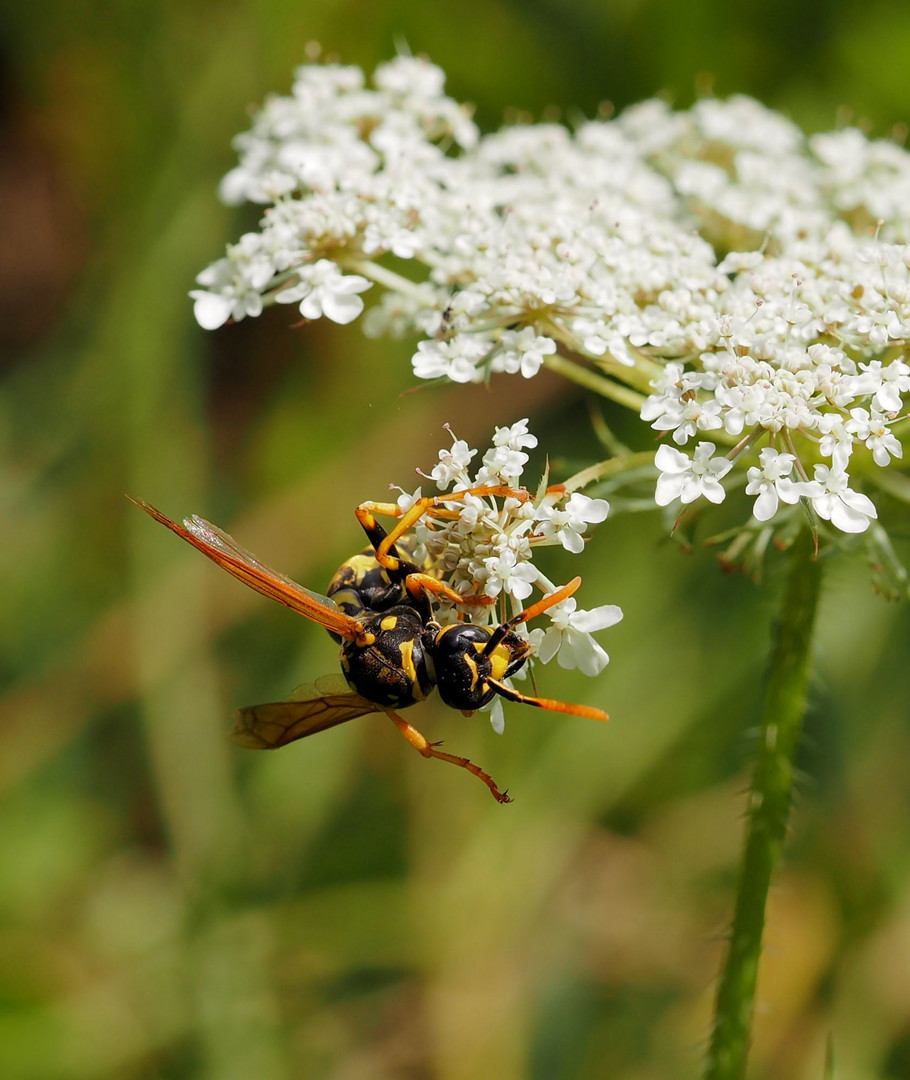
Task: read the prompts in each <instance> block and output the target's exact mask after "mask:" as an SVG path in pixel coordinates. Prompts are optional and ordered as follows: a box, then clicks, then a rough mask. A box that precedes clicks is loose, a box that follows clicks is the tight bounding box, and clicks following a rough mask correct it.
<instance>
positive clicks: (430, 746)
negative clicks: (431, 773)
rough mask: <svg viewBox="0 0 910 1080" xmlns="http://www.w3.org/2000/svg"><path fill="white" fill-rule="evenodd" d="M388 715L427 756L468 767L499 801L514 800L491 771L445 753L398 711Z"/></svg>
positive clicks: (415, 747) (508, 801)
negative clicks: (499, 784) (497, 781)
mask: <svg viewBox="0 0 910 1080" xmlns="http://www.w3.org/2000/svg"><path fill="white" fill-rule="evenodd" d="M386 716H388V718H389V719H390V720H391V721H392V723H393V724H394V725H395V727H397V728H398V730H399V731H400V732H401V734H402V735H404V737H405V738H406V739H407V740H408V742H409V743H410V744H411V746H413V747H414V749H415V750H416V751H417V752H418V754H422V755H423V756H424V757H425V758H438V759H439V760H440V761H448V762H449V763H450V764H452V765H458V766H459V768H462V769H467V770H468V772H469V773H473V774H474V776H476V777H477V779H478V780H482V781H483V782H484V783H485V784H486V785H487V787H488V788H489V789H490V794H491V795H492V796H493V798H494V799H495V800H496V801H497V802H498V803H510V802H511V801H512V800H511V798H510V797H509V793H508V792H507V791H500V790H499V787H498V786H497V784H496V781H495V780H494V779H493V777H492V776H490V775H489V773H485V772H484V771H483V769H481V768H480V766H479V765H475V764H474V762H473V761H468V759H467V758H464V757H456V756H455V755H454V754H446V753H443V751H442V750H437V749H436V747H437V746H438V745H439V744H438V743H431V742H428V741H427V739H426V737H425V736H424V735H422V734H421V733H420V732H419V731H418V730H417V728H415V727H414V726H413V725H411V724H409V723H408V722H407V720H403V719H402V718H401V717H400V716H399V715H398V714H397V713H393V712H388V711H387V712H386Z"/></svg>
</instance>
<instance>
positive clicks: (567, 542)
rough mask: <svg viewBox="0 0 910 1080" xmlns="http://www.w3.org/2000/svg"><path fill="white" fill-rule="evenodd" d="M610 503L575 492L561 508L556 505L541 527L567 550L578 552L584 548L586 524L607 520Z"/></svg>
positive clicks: (545, 533)
mask: <svg viewBox="0 0 910 1080" xmlns="http://www.w3.org/2000/svg"><path fill="white" fill-rule="evenodd" d="M609 512H610V504H609V503H608V502H607V500H606V499H591V498H589V497H588V496H587V495H582V494H581V493H580V492H578V491H576V492H574V493H573V494H572V495H571V497H570V498H569V500H568V501H567V502H566V504H565V506H563V507H562V508H561V509H559V508H556V507H554V508H553V509H552V510H551V511H550V513H549V515H548V517H547V518H546V520H545V521H544V522H543V524H542V525H541V527H540V534H541V535H542V536H546V537H551V538H554V537H555V539H557V540H558V541H559V542H560V543H561V544H562V546H563V547H564V548H565V549H566V551H571V552H573V553H574V554H576V555H577V554H578V553H579V552H580V551H583V550H584V546H585V541H584V536H583V535H582V534H583V533H584V531H585V526H586V525H589V524H590V525H596V524H599V523H600V522H601V521H606V519H607V514H608V513H609Z"/></svg>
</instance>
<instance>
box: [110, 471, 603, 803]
mask: <svg viewBox="0 0 910 1080" xmlns="http://www.w3.org/2000/svg"><path fill="white" fill-rule="evenodd" d="M470 493H471V494H476V495H509V496H513V497H515V496H517V497H520V498H527V497H528V495H527V492H522V491H518V490H515V489H511V488H505V487H478V488H472V489H470ZM466 494H468V492H459V493H458V494H457V495H455V496H454V498H460V497H463V496H464V495H466ZM443 498H444V499H445V501H446V502H450V501H451V500H452V498H453V496H450V495H447V496H444V497H443ZM131 501H132V502H134V503H135V504H136V505H137V506H139V507H140V508H141V509H142V510H144V511H145V512H146V513H147V514H150V515H151V516H152V517H153V518H154V519H155V520H156V521H159V522H161V524H162V525H165V526H167V528H169V529H170V530H171V531H172V532H175V533H176V534H177V535H178V536H179V537H181V538H182V539H183V540H186V541H187V543H189V544H192V545H193V547H195V548H198V549H199V550H200V551H201V552H202V553H203V554H204V555H206V556H208V558H210V559H211V560H212V561H213V562H215V563H217V564H218V565H219V566H220V567H221V568H222V569H223V570H227V572H228V573H229V574H233V575H234V577H236V578H238V579H239V580H240V581H242V582H243V583H244V584H245V585H249V586H250V588H252V589H255V590H256V591H257V592H260V593H262V594H263V595H264V596H268V597H270V598H271V599H272V600H277V601H278V603H280V604H284V605H285V606H286V607H289V608H291V609H292V610H294V611H296V612H298V613H299V614H301V615H304V616H305V617H306V618H308V619H312V620H313V622H316V623H319V625H320V626H323V627H325V629H326V630H328V631H329V633H330V634H331V635H332V636H333V637H334V638H335V639H336V641H339V642H340V643H341V656H340V659H341V669H342V672H343V677H342V676H339V675H326V676H322V677H321V678H318V679H317V680H316V682H315V683H314V684H313V685H309V686H302V687H298V689H297V690H295V691H294V692H293V693H292V694H291V696H290V697H289V698H287V699H286V700H285V701H277V702H271V703H268V704H265V705H249V706H246V707H245V708H242V709H239V710H238V711H237V712H236V714H235V723H234V729H233V731H232V732H231V738H232V739H233V741H234V742H236V743H238V744H239V745H241V746H247V747H252V748H254V749H264V750H274V749H277V748H278V747H279V746H285V745H286V744H287V743H290V742H293V741H294V740H296V739H302V738H304V737H305V736H307V735H313V734H315V733H316V732H317V731H325V730H326V729H328V728H330V727H334V726H336V725H337V724H343V723H345V722H346V721H348V720H353V719H355V718H356V717H358V716H364V715H365V714H367V713H371V712H384V713H385V714H386V715H387V716H388V717H389V719H390V720H391V721H392V723H393V724H394V725H395V726H396V727H397V728H398V730H399V731H400V732H401V733H402V735H404V737H405V738H406V739H407V740H408V742H409V743H410V744H411V745H412V746H413V747H414V748H415V749H416V750H418V751H419V752H420V753H421V754H422V755H423V756H424V757H428V758H429V757H433V758H439V759H440V760H441V761H448V762H451V763H452V764H453V765H458V766H460V767H461V768H463V769H467V770H468V771H469V772H471V773H473V774H474V775H475V776H476V777H478V778H479V779H480V780H482V781H483V782H484V783H485V784H486V785H487V787H488V788H489V789H490V791H491V793H492V794H493V797H494V798H495V799H496V800H497V801H498V802H501V803H506V802H511V801H512V800H511V799H510V798H509V795H508V793H507V792H505V791H501V790H500V789H499V788H498V787H497V785H496V783H495V781H494V780H493V778H492V777H491V776H489V775H488V774H487V773H485V772H484V771H483V769H481V768H480V767H479V766H477V765H475V764H474V763H473V762H472V761H469V760H468V759H467V758H463V757H457V756H455V755H454V754H447V753H444V752H443V751H441V750H439V749H437V747H438V745H439V744H438V743H431V742H429V741H428V740H427V739H426V738H425V737H424V736H423V735H422V734H421V733H420V732H419V731H418V730H417V729H416V728H415V727H413V726H412V725H411V724H409V723H408V722H407V721H406V720H404V719H402V717H400V716H399V715H398V713H397V712H396V711H395V710H397V709H405V708H408V707H409V706H411V705H415V704H417V702H419V701H423V700H424V699H425V698H427V697H428V696H429V695H430V694H431V693H432V692H433V689H434V688H436V689H437V690H438V691H439V696H440V698H441V699H442V701H443V702H444V703H445V704H446V705H449V706H450V707H452V708H454V709H460V710H461V711H462V712H463V713H464V714H465V715H470V714H471V713H473V712H474V711H475V710H476V709H479V708H481V707H482V706H484V705H486V704H487V703H488V702H489V701H491V700H492V698H493V696H494V695H496V694H499V695H501V696H502V697H504V698H506V699H507V700H509V701H516V702H521V703H523V704H526V705H535V706H537V707H538V708H542V709H550V710H552V711H555V712H562V713H571V714H572V715H575V716H586V717H590V718H592V719H595V720H606V719H607V715H606V713H604V712H603V711H602V710H601V709H595V708H592V707H590V706H587V705H570V704H567V703H565V702H562V701H553V700H551V699H550V698H539V697H529V696H527V695H525V694H521V693H519V692H518V691H516V690H514V689H512V688H511V687H510V686H508V685H506V683H505V680H506V679H508V678H510V677H511V676H512V675H514V674H515V673H516V672H517V671H518V670H519V669H520V668H521V667H523V665H524V664H525V662H526V660H527V659H528V656H529V653H530V646H529V644H528V641H527V639H526V638H523V637H521V636H520V635H519V634H517V633H516V632H515V629H516V627H517V626H518V625H519V624H520V623H524V622H527V621H528V620H529V619H533V618H534V617H535V616H537V615H540V614H541V613H542V612H544V611H546V610H547V608H549V607H552V606H553V605H554V604H558V603H560V601H562V600H565V599H566V598H567V597H568V596H571V595H572V593H574V592H575V590H576V589H577V588H578V586H579V585H580V584H581V579H580V578H575V579H574V580H573V581H571V582H569V584H568V585H565V586H563V588H561V589H558V590H557V591H556V592H553V593H551V594H549V595H548V596H545V597H543V599H541V600H539V601H538V602H537V603H536V604H534V605H533V606H531V607H529V608H527V609H526V610H525V611H523V612H521V613H520V614H519V615H517V616H515V617H514V618H512V619H508V620H507V621H506V622H503V623H500V624H499V625H498V626H495V627H493V626H485V625H479V624H474V623H471V622H464V621H461V622H455V623H451V624H448V625H445V626H441V625H440V624H439V623H438V622H437V621H436V620H435V618H434V607H433V598H439V599H442V600H447V601H449V602H451V603H453V604H457V605H460V606H462V607H471V606H475V605H483V604H489V603H492V601H491V600H490V599H489V598H488V597H484V596H467V597H465V596H462V595H460V594H458V593H456V592H454V591H453V590H452V589H450V588H449V587H448V586H447V585H446V584H445V583H444V582H443V581H441V580H440V579H439V578H438V577H437V576H436V575H435V574H434V573H433V572H432V567H427V566H424V567H421V566H419V565H418V564H417V563H416V562H415V561H413V551H412V548H411V544H410V543H409V538H408V537H407V536H406V535H405V534H406V533H407V531H408V530H409V529H410V528H411V527H412V526H413V525H414V524H415V522H416V521H418V520H419V518H420V517H421V516H423V515H424V514H430V515H432V514H434V513H438V514H440V515H443V514H446V513H447V511H444V510H440V509H437V507H438V506H439V503H440V502H441V501H442V498H437V497H432V496H431V497H428V498H423V499H419V500H417V502H416V503H415V504H414V506H412V507H411V508H410V509H409V510H407V511H406V512H405V513H404V514H401V515H400V516H399V520H398V521H397V522H396V524H395V527H394V528H393V529H392V530H391V531H390V532H388V533H387V532H386V530H385V529H384V528H383V527H382V525H380V524H379V522H378V521H377V520H376V516H375V515H376V514H377V513H383V514H390V515H394V516H398V515H399V513H400V512H399V510H398V508H397V506H395V505H394V504H383V503H363V504H362V505H361V506H359V507H358V508H357V510H356V515H357V519H358V520H359V521H360V524H361V525H362V526H363V529H364V531H365V533H366V535H367V538H368V540H369V541H370V547H368V548H366V549H365V550H364V551H362V552H360V553H359V554H357V555H354V556H353V557H352V558H350V559H348V560H347V561H346V562H344V563H343V564H342V565H341V566H340V567H339V568H338V570H337V571H336V573H335V574H334V576H333V577H332V580H331V582H330V583H329V587H328V595H327V596H323V595H322V594H321V593H317V592H313V591H311V590H310V589H306V588H304V586H302V585H298V584H297V582H295V581H292V580H291V579H290V578H288V577H285V576H284V574H280V573H278V571H276V570H272V569H271V568H270V567H268V566H266V565H265V564H263V563H261V562H260V561H259V560H258V559H257V558H256V556H255V555H253V554H252V553H251V552H249V551H247V550H245V549H244V548H243V547H241V546H240V545H239V544H238V543H237V542H236V541H235V540H234V539H233V538H232V537H230V536H228V534H227V533H225V532H222V531H221V529H219V528H217V527H216V526H214V525H211V524H209V522H207V521H205V520H203V519H202V518H199V517H196V516H193V517H191V518H187V519H185V520H184V523H183V525H178V524H177V523H176V522H174V521H171V520H170V518H168V517H166V516H165V515H164V514H162V513H161V511H160V510H157V509H156V508H155V507H154V506H151V505H150V504H149V503H147V502H144V501H143V500H141V499H131Z"/></svg>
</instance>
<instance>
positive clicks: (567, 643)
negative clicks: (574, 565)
mask: <svg viewBox="0 0 910 1080" xmlns="http://www.w3.org/2000/svg"><path fill="white" fill-rule="evenodd" d="M548 614H549V616H550V619H551V624H550V626H549V627H547V629H546V630H545V631H544V634H543V637H542V639H541V641H540V644H539V645H538V647H537V656H538V658H539V659H540V661H541V662H542V663H544V664H546V663H548V662H549V661H550V660H552V659H553V657H554V656H555V657H556V659H557V661H558V663H559V666H560V667H564V668H578V669H579V670H580V671H583V672H584V673H585V675H599V674H600V673H601V671H603V669H604V668H605V667H606V666H607V664H608V663H609V662H610V657H609V656H608V655H607V653H606V652H604V650H603V649H602V648H601V646H600V645H599V644H598V643H597V642H596V641H595V640H594V638H593V637H592V636H591V635H592V634H593V633H596V631H598V630H606V629H607V628H608V627H611V626H615V625H616V623H618V622H619V621H620V619H622V611H621V610H620V608H618V607H617V606H616V605H615V604H603V605H602V606H601V607H597V608H592V609H591V610H590V611H584V610H577V602H576V600H575V597H574V596H570V597H569V598H568V599H567V600H563V601H562V603H560V604H556V605H554V606H553V607H552V608H550V610H549V612H548Z"/></svg>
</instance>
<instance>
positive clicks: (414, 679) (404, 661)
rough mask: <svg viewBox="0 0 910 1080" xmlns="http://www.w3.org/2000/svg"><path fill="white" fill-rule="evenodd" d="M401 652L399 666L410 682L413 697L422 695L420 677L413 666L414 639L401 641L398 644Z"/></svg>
mask: <svg viewBox="0 0 910 1080" xmlns="http://www.w3.org/2000/svg"><path fill="white" fill-rule="evenodd" d="M398 650H399V652H400V653H401V668H402V670H403V671H404V673H405V675H407V677H408V681H409V682H410V684H411V692H412V693H413V695H414V697H415V698H418V697H423V694H422V693H421V691H420V679H419V678H418V676H417V668H416V667H415V666H414V639H413V638H411V639H410V640H408V641H402V643H401V644H400V645H399V646H398Z"/></svg>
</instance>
